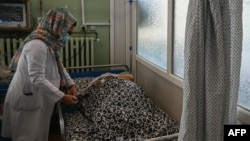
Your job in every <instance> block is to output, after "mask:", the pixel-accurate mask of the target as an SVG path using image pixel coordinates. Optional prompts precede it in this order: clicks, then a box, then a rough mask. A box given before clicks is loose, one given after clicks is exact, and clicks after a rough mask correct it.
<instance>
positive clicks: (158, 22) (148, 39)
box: [137, 0, 168, 69]
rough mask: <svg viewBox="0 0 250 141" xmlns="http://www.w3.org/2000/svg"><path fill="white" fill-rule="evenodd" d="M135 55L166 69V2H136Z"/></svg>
mask: <svg viewBox="0 0 250 141" xmlns="http://www.w3.org/2000/svg"><path fill="white" fill-rule="evenodd" d="M137 6H138V21H137V22H138V25H137V26H138V27H137V29H138V30H137V34H138V36H137V37H138V42H137V47H138V48H137V49H138V50H137V53H138V55H140V56H141V57H143V58H145V59H146V60H149V61H150V62H152V63H154V64H156V65H157V66H159V67H161V68H163V69H167V18H168V17H167V14H168V10H167V7H168V6H167V1H166V0H153V1H152V0H138V2H137Z"/></svg>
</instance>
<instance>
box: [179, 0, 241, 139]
mask: <svg viewBox="0 0 250 141" xmlns="http://www.w3.org/2000/svg"><path fill="white" fill-rule="evenodd" d="M241 51H242V0H190V2H189V7H188V15H187V23H186V33H185V49H184V52H185V53H184V54H185V69H184V70H185V71H184V88H183V91H184V99H183V112H182V118H181V126H180V133H179V138H178V141H223V136H224V132H223V129H224V125H225V124H236V121H237V109H236V108H237V97H238V89H239V76H240V75H239V74H240V65H241Z"/></svg>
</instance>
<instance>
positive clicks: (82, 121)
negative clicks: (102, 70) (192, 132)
mask: <svg viewBox="0 0 250 141" xmlns="http://www.w3.org/2000/svg"><path fill="white" fill-rule="evenodd" d="M88 82H91V84H90V85H88V86H89V88H87V89H86V83H88ZM75 83H76V86H77V88H78V92H79V93H80V94H79V95H78V96H77V98H78V101H79V102H78V105H77V107H76V108H74V110H73V111H71V112H69V113H65V114H64V115H65V117H64V119H65V120H64V121H65V127H66V138H67V140H118V139H122V140H130V139H135V138H136V139H138V140H142V139H149V138H154V137H159V136H162V135H169V134H173V133H177V132H178V129H179V123H178V122H177V121H175V120H174V119H173V118H172V117H170V116H169V115H168V114H166V113H165V112H164V111H162V110H161V109H160V108H159V107H158V106H157V105H155V104H154V103H153V102H152V101H151V100H150V99H149V97H148V96H147V95H146V93H145V92H144V90H143V89H142V87H141V86H140V85H139V84H137V83H135V82H133V75H131V74H125V73H122V74H112V73H106V74H103V75H101V76H99V77H97V78H95V79H94V80H93V79H91V80H86V79H84V78H77V79H75ZM83 86H84V87H83ZM81 89H84V90H83V91H82V90H81Z"/></svg>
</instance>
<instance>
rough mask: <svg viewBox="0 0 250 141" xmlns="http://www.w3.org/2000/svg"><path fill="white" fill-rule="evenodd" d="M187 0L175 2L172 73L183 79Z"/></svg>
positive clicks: (176, 0)
mask: <svg viewBox="0 0 250 141" xmlns="http://www.w3.org/2000/svg"><path fill="white" fill-rule="evenodd" d="M188 3H189V0H175V5H174V40H173V46H174V48H173V50H174V51H173V53H174V54H173V73H174V74H175V75H176V76H179V77H181V78H184V43H185V28H186V18H187V9H188Z"/></svg>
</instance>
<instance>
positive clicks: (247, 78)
mask: <svg viewBox="0 0 250 141" xmlns="http://www.w3.org/2000/svg"><path fill="white" fill-rule="evenodd" d="M249 62H250V0H244V1H243V46H242V59H241V73H240V91H239V98H238V104H239V105H241V106H243V107H245V108H247V109H248V110H250V67H249Z"/></svg>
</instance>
